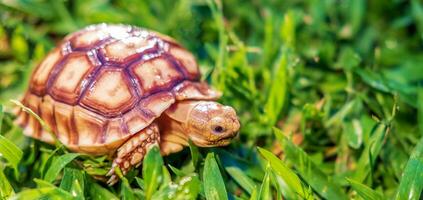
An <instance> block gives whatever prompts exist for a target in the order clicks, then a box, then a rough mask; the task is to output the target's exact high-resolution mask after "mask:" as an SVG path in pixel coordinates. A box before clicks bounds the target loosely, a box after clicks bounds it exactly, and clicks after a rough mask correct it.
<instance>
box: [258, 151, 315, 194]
mask: <svg viewBox="0 0 423 200" xmlns="http://www.w3.org/2000/svg"><path fill="white" fill-rule="evenodd" d="M257 148H258V150H259V152H260V154H261V155H262V156H263V157H264V158H265V159H266V160H267V161H269V162H270V166H271V167H272V169H273V171H274V172H275V173H276V174H277V175H278V176H279V177H281V178H282V179H283V180H284V181H285V183H286V184H287V185H288V187H289V188H290V189H291V190H292V191H295V192H296V193H297V194H298V195H299V196H300V197H301V198H303V199H313V195H312V194H310V193H309V192H308V190H307V188H306V187H304V186H303V184H302V183H301V180H300V178H299V177H298V176H297V174H295V173H294V172H293V171H292V170H291V169H289V168H288V167H287V166H286V165H285V164H284V163H283V162H282V161H281V160H279V158H278V157H276V156H275V155H273V154H272V153H271V152H270V151H267V150H266V149H263V148H260V147H257Z"/></svg>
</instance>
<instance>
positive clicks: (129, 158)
mask: <svg viewBox="0 0 423 200" xmlns="http://www.w3.org/2000/svg"><path fill="white" fill-rule="evenodd" d="M159 141H160V133H159V128H158V126H157V124H156V123H152V124H151V125H150V126H148V127H146V128H144V129H143V130H141V131H140V132H138V133H136V134H135V135H133V136H132V137H131V138H129V139H128V140H127V141H126V142H125V143H124V144H123V145H122V146H121V147H120V148H119V149H118V150H117V153H116V158H115V159H114V160H113V164H112V169H111V170H110V171H109V173H107V176H111V177H110V179H109V180H108V181H107V183H108V184H109V185H113V184H115V183H116V182H117V181H118V177H117V175H116V174H115V168H116V167H119V168H120V169H121V171H122V173H123V174H124V175H125V174H126V173H127V172H128V171H129V170H130V169H131V168H132V167H133V166H135V167H138V166H139V165H140V164H141V163H142V160H143V158H144V156H145V155H146V153H147V151H148V150H149V149H150V148H151V147H152V146H153V145H158V144H159Z"/></svg>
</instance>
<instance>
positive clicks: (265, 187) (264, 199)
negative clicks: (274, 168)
mask: <svg viewBox="0 0 423 200" xmlns="http://www.w3.org/2000/svg"><path fill="white" fill-rule="evenodd" d="M270 170H271V168H270V166H269V165H268V166H267V167H266V174H265V175H264V178H263V181H262V183H261V186H260V190H259V193H258V194H257V196H258V197H259V199H261V200H271V199H272V196H271V195H272V194H271V190H270V173H271V171H270Z"/></svg>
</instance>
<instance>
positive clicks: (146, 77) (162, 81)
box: [131, 58, 184, 94]
mask: <svg viewBox="0 0 423 200" xmlns="http://www.w3.org/2000/svg"><path fill="white" fill-rule="evenodd" d="M131 70H132V73H133V74H134V75H135V77H136V78H137V80H138V81H139V83H140V85H141V87H142V90H143V91H144V92H145V94H151V93H153V92H156V91H163V90H166V89H167V88H170V87H171V86H173V85H174V84H175V83H177V82H180V81H182V80H183V79H184V75H183V74H182V73H180V72H179V71H178V69H176V68H175V66H173V65H172V63H170V62H169V61H167V60H165V59H163V58H156V59H152V60H150V61H147V62H141V63H136V64H135V65H134V66H133V67H131Z"/></svg>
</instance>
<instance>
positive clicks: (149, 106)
mask: <svg viewBox="0 0 423 200" xmlns="http://www.w3.org/2000/svg"><path fill="white" fill-rule="evenodd" d="M200 76H201V74H200V71H199V68H198V65H197V62H196V60H195V58H194V56H193V55H192V54H191V53H190V52H188V51H187V50H186V49H185V48H183V47H182V46H181V45H180V44H179V43H178V42H177V41H175V40H174V39H172V38H171V37H169V36H166V35H162V34H160V33H157V32H153V31H150V30H146V29H142V28H139V27H134V26H128V25H110V24H98V25H91V26H88V27H86V28H84V29H82V30H80V31H77V32H75V33H72V34H70V35H68V36H67V37H65V39H64V40H63V41H62V42H61V43H60V44H59V45H58V46H57V47H56V48H55V49H53V50H52V51H51V52H50V53H49V54H48V55H47V56H46V58H45V59H44V60H43V61H42V62H41V63H40V64H39V65H38V66H37V67H36V68H35V70H34V72H33V74H32V77H31V80H30V84H29V89H28V91H27V92H26V93H25V96H24V98H23V100H22V103H23V104H24V105H25V106H27V107H29V108H30V109H31V110H32V111H34V112H35V113H36V114H38V115H39V116H40V117H41V118H42V119H43V121H45V122H46V124H47V125H48V127H50V128H51V130H52V132H53V133H54V134H55V136H56V137H57V139H58V140H60V142H62V143H63V144H64V145H65V146H66V147H67V148H69V149H70V150H72V151H75V152H81V153H86V154H91V155H113V156H114V160H113V165H112V169H111V170H110V172H109V173H108V176H111V177H110V179H109V181H108V183H109V184H114V183H116V182H117V180H118V178H117V176H116V174H115V173H114V172H115V170H114V168H115V167H117V166H118V167H119V168H120V169H121V170H122V172H123V173H124V174H126V173H127V172H128V171H129V170H130V169H131V168H132V167H133V166H139V165H140V163H142V160H143V158H144V156H145V154H146V152H147V151H148V150H149V148H150V147H151V146H152V145H154V144H158V145H159V147H160V149H161V153H162V154H163V155H167V154H170V153H174V152H178V151H180V150H182V149H183V147H184V146H187V145H188V140H192V141H193V143H194V144H195V145H198V146H201V147H213V146H223V145H227V144H229V142H230V140H231V139H232V138H233V137H235V136H236V134H237V132H238V129H239V128H240V124H239V121H238V118H237V115H236V112H235V110H234V109H233V108H232V107H229V106H224V105H221V104H219V103H217V102H216V100H217V99H218V98H219V97H220V96H221V93H220V92H218V91H215V90H213V89H212V88H210V87H209V86H208V85H207V84H206V83H204V82H201V81H200ZM16 123H17V124H19V125H20V126H21V127H23V129H24V133H25V135H27V136H30V137H33V138H36V139H38V140H41V141H44V142H47V143H54V138H53V137H52V135H51V134H49V133H48V132H47V130H44V129H43V128H42V127H41V125H40V123H39V122H38V121H37V120H36V119H35V118H34V117H33V116H31V115H29V114H28V113H26V112H24V111H23V110H19V111H18V117H17V119H16Z"/></svg>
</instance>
